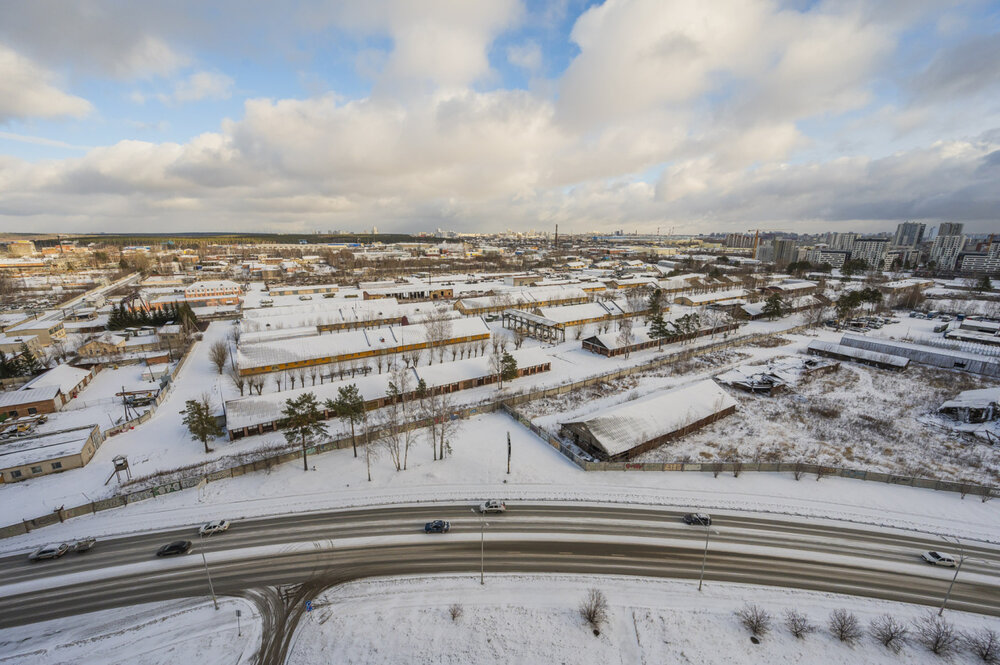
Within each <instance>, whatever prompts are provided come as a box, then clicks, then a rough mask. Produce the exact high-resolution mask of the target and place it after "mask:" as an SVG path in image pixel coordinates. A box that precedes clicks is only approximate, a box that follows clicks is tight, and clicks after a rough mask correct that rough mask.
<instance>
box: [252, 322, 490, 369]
mask: <svg viewBox="0 0 1000 665" xmlns="http://www.w3.org/2000/svg"><path fill="white" fill-rule="evenodd" d="M449 323H450V325H449V328H450V329H449V330H448V336H447V337H446V338H443V339H432V338H431V335H430V334H429V332H428V326H427V325H426V324H415V325H412V326H385V327H383V328H373V329H370V330H351V331H347V332H341V333H336V334H330V335H315V336H312V337H301V338H296V339H289V340H282V341H267V342H261V343H258V344H247V343H244V344H240V347H239V350H238V351H237V354H236V365H237V367H238V368H239V373H240V375H241V376H251V375H255V374H267V373H269V372H282V371H286V370H292V369H300V368H304V367H310V366H315V365H328V364H331V363H339V362H345V361H355V360H364V359H367V358H374V357H376V356H380V355H392V354H396V353H404V352H406V351H415V350H419V349H428V348H431V347H435V346H446V345H449V344H462V343H464V342H476V341H481V340H488V339H489V338H490V329H489V327H488V326H487V325H486V322H485V321H483V320H482V319H481V318H478V317H476V318H466V319H455V320H453V321H450V322H449Z"/></svg>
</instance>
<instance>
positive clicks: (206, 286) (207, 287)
mask: <svg viewBox="0 0 1000 665" xmlns="http://www.w3.org/2000/svg"><path fill="white" fill-rule="evenodd" d="M239 288H240V285H239V284H237V283H236V282H233V281H231V280H228V279H217V280H212V281H204V282H195V283H194V284H190V285H188V286H187V287H186V288H185V289H184V290H185V291H224V290H231V289H236V290H237V291H238V290H239Z"/></svg>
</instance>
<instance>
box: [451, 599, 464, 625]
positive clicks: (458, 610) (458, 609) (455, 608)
mask: <svg viewBox="0 0 1000 665" xmlns="http://www.w3.org/2000/svg"><path fill="white" fill-rule="evenodd" d="M462 611H463V610H462V606H461V605H459V604H458V603H455V604H454V605H452V606H451V607H449V608H448V614H449V616H451V620H452V621H458V619H459V618H460V617H461V616H462Z"/></svg>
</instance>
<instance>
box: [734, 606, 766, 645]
mask: <svg viewBox="0 0 1000 665" xmlns="http://www.w3.org/2000/svg"><path fill="white" fill-rule="evenodd" d="M736 618H737V619H739V620H740V623H741V624H743V627H744V628H746V629H747V630H749V631H750V632H751V633H752V634H754V635H756V636H757V637H764V635H767V634H768V633H769V632H770V631H771V615H770V614H768V613H767V610H765V609H764V608H762V607H761V606H760V605H755V604H753V603H747V604H746V605H744V606H743V607H741V608H740V609H739V610H737V612H736Z"/></svg>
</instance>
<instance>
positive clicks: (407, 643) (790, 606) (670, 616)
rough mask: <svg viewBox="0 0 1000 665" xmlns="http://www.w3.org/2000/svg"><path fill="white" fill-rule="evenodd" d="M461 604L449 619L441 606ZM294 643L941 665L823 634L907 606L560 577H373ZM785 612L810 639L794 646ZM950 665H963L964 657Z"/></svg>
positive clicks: (567, 658) (471, 656) (570, 657)
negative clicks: (600, 598) (839, 617)
mask: <svg viewBox="0 0 1000 665" xmlns="http://www.w3.org/2000/svg"><path fill="white" fill-rule="evenodd" d="M591 588H596V589H599V590H601V591H602V592H603V593H604V594H605V596H606V598H607V601H608V605H609V608H608V609H609V611H608V621H607V623H606V624H605V625H604V626H603V628H602V630H601V633H600V635H599V636H595V635H594V634H593V632H592V630H591V628H590V626H589V625H588V624H587V623H586V622H585V621H584V620H583V618H582V617H581V616H580V613H579V609H578V608H579V606H580V604H581V602H582V601H583V599H584V597H585V596H586V594H587V592H588V591H589V589H591ZM746 602H753V603H756V604H757V605H759V606H760V607H762V608H763V609H765V610H766V611H767V612H768V613H769V614H770V615H771V616H772V627H771V631H770V632H769V633H768V634H767V635H765V636H763V638H762V640H761V643H760V644H757V645H755V644H753V643H752V642H751V641H750V634H749V632H748V631H747V630H746V629H745V628H744V627H743V626H742V625H741V624H740V623H739V621H738V619H737V617H736V616H735V612H736V611H737V610H738V609H740V608H741V607H742V606H743V605H744V603H746ZM453 605H459V606H460V607H461V615H460V616H459V617H457V618H456V619H452V617H451V613H450V611H449V609H450V608H451V607H452V606H453ZM314 607H315V609H314V611H312V612H310V613H307V614H306V615H305V616H304V618H303V620H302V622H301V623H300V624H299V629H298V631H297V633H296V635H295V637H294V642H293V646H292V648H291V651H290V653H289V659H288V662H290V663H300V664H302V665H311V664H316V665H320V664H322V665H326V664H327V663H343V664H348V663H477V665H486V664H488V663H574V664H575V665H589V664H591V663H593V664H594V665H607V664H609V663H622V664H625V663H628V664H632V663H635V664H646V663H699V664H703V663H739V664H740V665H749V664H752V663H761V664H762V665H774V664H776V663H824V664H825V663H830V664H836V663H843V664H844V665H855V664H856V663H871V664H880V663H893V664H898V663H929V662H936V661H939V660H941V659H940V658H938V657H937V656H934V655H933V654H931V653H930V652H929V651H927V649H926V648H924V647H923V646H921V645H919V644H915V643H910V644H907V645H906V646H905V647H904V648H903V650H902V651H901V652H900V653H899V654H895V653H893V652H891V651H889V650H888V649H886V648H885V647H883V646H882V645H881V644H879V643H877V642H876V641H875V640H873V639H872V638H871V637H870V636H869V635H867V634H865V635H864V636H863V637H862V638H861V640H860V641H859V642H858V643H857V644H855V645H854V646H853V647H852V646H849V645H846V644H844V643H842V642H840V641H839V640H837V638H835V637H833V636H832V635H831V634H830V632H829V630H828V627H827V624H828V620H829V615H830V612H832V611H833V610H836V609H841V608H843V609H847V610H849V611H850V612H853V613H854V614H855V615H856V616H857V618H858V619H859V620H860V623H861V625H862V627H863V629H864V630H865V631H866V632H867V628H868V626H869V624H870V622H871V620H872V619H874V618H876V617H878V616H880V615H883V614H889V615H891V616H893V617H895V618H896V619H898V620H900V621H903V622H906V623H909V622H910V621H912V620H913V619H917V618H919V617H920V616H922V615H924V614H926V613H927V611H928V610H926V609H924V608H919V607H916V606H913V605H906V604H901V603H890V602H883V601H876V600H867V599H860V598H852V597H846V596H839V595H835V594H824V593H813V592H804V591H789V590H784V589H774V588H766V587H758V586H744V585H738V584H721V583H710V584H707V585H706V586H705V587H704V590H703V591H702V592H698V590H697V584H696V583H693V582H688V581H666V580H659V579H645V578H628V577H590V576H576V575H573V576H570V575H503V576H492V575H490V576H488V578H487V580H486V585H485V586H480V585H479V580H478V578H475V579H474V578H472V577H470V576H445V577H414V578H400V579H374V580H368V581H364V582H357V583H352V584H347V585H344V586H341V587H337V588H334V589H331V590H329V591H327V592H326V593H324V594H323V595H322V596H321V597H320V598H317V599H316V601H315V602H314ZM788 610H795V611H798V612H801V613H803V614H805V615H806V616H807V617H808V619H809V620H810V622H811V623H812V624H813V625H814V626H816V631H815V632H813V633H810V634H807V635H806V636H805V637H804V638H803V639H796V638H795V637H793V636H792V635H791V633H789V632H788V630H787V628H786V627H785V625H784V620H785V619H784V615H785V612H786V611H788ZM946 618H947V620H948V621H950V622H952V623H954V625H955V627H956V628H958V629H959V630H965V631H972V630H979V629H982V628H991V629H993V630H1000V621H998V620H996V619H993V618H984V617H981V616H978V615H970V614H963V613H959V612H948V613H946ZM951 662H953V663H972V662H974V660H973V658H972V656H971V655H969V654H967V653H962V654H960V655H958V656H957V657H955V658H954V660H952V661H951Z"/></svg>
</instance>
